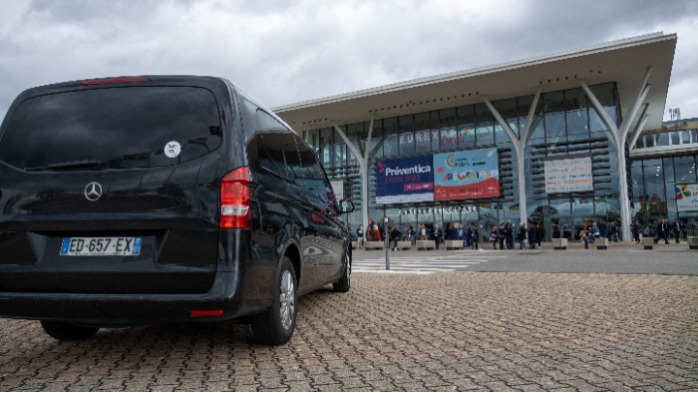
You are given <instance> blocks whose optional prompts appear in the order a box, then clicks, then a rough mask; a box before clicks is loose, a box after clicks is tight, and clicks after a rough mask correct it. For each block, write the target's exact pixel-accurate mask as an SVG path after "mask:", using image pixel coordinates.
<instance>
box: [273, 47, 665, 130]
mask: <svg viewBox="0 0 698 393" xmlns="http://www.w3.org/2000/svg"><path fill="white" fill-rule="evenodd" d="M676 40H677V37H676V34H667V35H665V34H663V33H654V34H648V35H643V36H639V37H633V38H628V39H623V40H618V41H612V42H608V43H604V44H600V45H594V46H591V47H587V48H582V49H578V50H573V51H568V52H564V53H559V54H555V55H549V56H542V57H536V58H531V59H526V60H522V61H513V62H510V63H504V64H499V65H495V66H490V67H483V68H476V69H472V70H467V71H460V72H454V73H449V74H442V75H437V76H432V77H427V78H421V79H415V80H411V81H407V82H402V83H396V84H392V85H387V86H380V87H376V88H372V89H367V90H361V91H356V92H351V93H346V94H340V95H335V96H330V97H326V98H320V99H316V100H310V101H304V102H299V103H295V104H289V105H284V106H280V107H276V108H272V109H273V110H274V112H276V113H277V114H278V115H279V116H280V117H281V118H283V119H284V121H286V122H287V123H288V124H290V125H291V126H292V127H293V128H294V129H295V130H296V131H298V132H302V131H306V130H313V129H318V128H325V127H332V125H333V124H338V125H344V124H352V123H358V122H362V121H368V120H370V119H371V118H374V119H382V118H388V117H395V116H402V115H407V114H413V113H420V112H427V111H432V110H438V109H443V108H451V107H456V106H462V105H471V104H475V103H482V102H483V97H487V98H488V99H489V100H490V101H497V100H502V99H507V98H514V97H521V96H527V95H533V94H535V92H536V91H537V90H538V89H540V90H541V92H542V93H546V92H550V91H559V90H565V89H572V88H579V87H580V81H583V82H585V83H586V84H587V85H589V86H592V85H597V84H602V83H608V82H616V83H617V86H618V92H619V96H620V97H619V98H620V103H621V113H622V114H624V115H625V114H627V113H629V112H630V111H631V108H630V107H629V106H630V105H633V103H634V101H635V100H636V98H637V96H638V92H639V91H640V89H641V88H642V87H643V86H641V84H642V82H643V78H644V76H645V75H646V71H647V69H648V68H650V67H651V68H652V71H651V73H650V77H649V80H648V84H649V85H651V88H650V89H649V94H648V95H647V97H646V98H645V101H644V103H647V104H649V106H648V109H647V112H646V113H647V116H648V117H647V122H646V124H645V127H644V128H645V129H657V128H660V127H661V124H662V117H663V114H664V107H665V104H666V97H667V92H668V90H669V80H670V77H671V69H672V65H673V61H674V51H675V49H676Z"/></svg>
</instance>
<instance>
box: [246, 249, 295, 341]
mask: <svg viewBox="0 0 698 393" xmlns="http://www.w3.org/2000/svg"><path fill="white" fill-rule="evenodd" d="M276 283H277V285H276V291H275V296H274V301H273V302H272V304H271V306H270V307H269V308H268V309H266V310H265V311H264V312H262V313H260V314H257V315H254V316H253V317H252V333H253V334H254V337H255V339H256V340H257V342H259V343H261V344H265V345H281V344H286V343H287V342H288V340H290V339H291V336H292V335H293V329H294V328H295V327H296V271H295V270H294V269H293V264H292V263H291V260H290V259H289V258H288V257H287V256H284V258H283V260H282V261H281V268H280V269H279V273H278V276H277V280H276Z"/></svg>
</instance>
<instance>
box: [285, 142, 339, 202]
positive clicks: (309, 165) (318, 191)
mask: <svg viewBox="0 0 698 393" xmlns="http://www.w3.org/2000/svg"><path fill="white" fill-rule="evenodd" d="M295 139H296V148H297V149H298V157H299V158H300V167H299V168H298V170H295V169H294V172H296V173H295V175H296V176H297V178H296V183H300V184H301V187H302V188H303V189H305V190H307V191H306V192H308V193H309V194H310V197H311V200H312V199H316V201H317V203H315V204H316V205H318V206H326V205H328V204H329V205H331V206H332V208H333V209H334V210H335V213H336V212H337V211H338V207H337V200H336V199H335V196H334V192H333V191H332V186H331V185H330V182H329V180H327V176H326V175H325V171H323V170H322V167H321V166H320V163H319V162H318V160H317V157H315V153H313V151H312V150H310V148H309V147H308V146H307V145H306V144H305V143H304V142H303V141H302V140H300V138H299V137H298V136H295Z"/></svg>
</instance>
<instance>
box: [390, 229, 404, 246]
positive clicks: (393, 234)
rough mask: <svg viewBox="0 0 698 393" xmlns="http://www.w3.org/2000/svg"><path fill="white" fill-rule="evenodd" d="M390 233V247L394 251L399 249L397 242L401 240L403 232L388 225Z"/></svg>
mask: <svg viewBox="0 0 698 393" xmlns="http://www.w3.org/2000/svg"><path fill="white" fill-rule="evenodd" d="M388 235H389V236H390V248H391V249H392V250H393V251H397V242H398V241H400V238H401V237H402V233H400V231H398V230H397V228H395V227H393V226H390V227H388Z"/></svg>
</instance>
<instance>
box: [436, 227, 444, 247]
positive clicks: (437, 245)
mask: <svg viewBox="0 0 698 393" xmlns="http://www.w3.org/2000/svg"><path fill="white" fill-rule="evenodd" d="M442 236H443V231H442V230H441V228H439V224H434V244H435V245H436V249H437V250H438V249H439V243H441V237H442Z"/></svg>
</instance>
